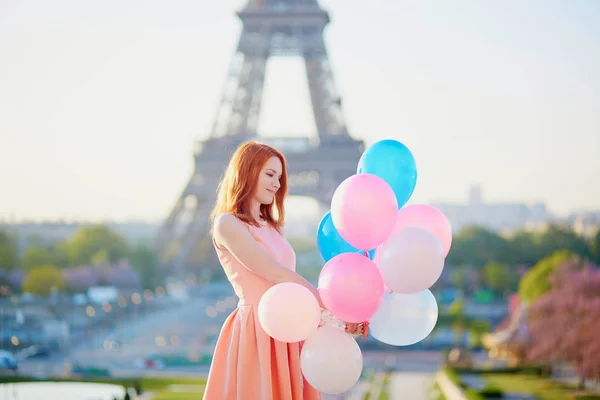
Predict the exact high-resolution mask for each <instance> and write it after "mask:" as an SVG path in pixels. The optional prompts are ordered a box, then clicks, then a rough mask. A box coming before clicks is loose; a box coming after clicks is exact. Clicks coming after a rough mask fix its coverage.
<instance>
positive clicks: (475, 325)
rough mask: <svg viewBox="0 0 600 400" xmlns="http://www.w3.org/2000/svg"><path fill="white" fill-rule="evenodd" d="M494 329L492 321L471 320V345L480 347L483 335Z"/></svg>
mask: <svg viewBox="0 0 600 400" xmlns="http://www.w3.org/2000/svg"><path fill="white" fill-rule="evenodd" d="M491 329H492V327H491V325H490V323H489V322H488V321H485V320H474V321H470V322H469V345H470V346H471V347H480V346H481V342H482V338H483V335H484V334H486V333H488V332H489V331H490V330H491Z"/></svg>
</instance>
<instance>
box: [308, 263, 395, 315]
mask: <svg viewBox="0 0 600 400" xmlns="http://www.w3.org/2000/svg"><path fill="white" fill-rule="evenodd" d="M319 294H320V295H321V300H322V301H323V304H324V305H325V307H327V309H328V310H329V311H331V313H332V314H333V315H335V316H336V317H338V318H340V319H341V320H343V321H345V322H364V321H368V320H369V318H371V316H372V315H373V314H375V312H376V311H377V309H378V308H379V305H380V304H381V301H382V300H383V295H384V291H383V279H382V278H381V274H380V272H379V269H378V268H377V266H376V265H375V263H374V262H373V261H371V260H369V259H368V258H367V257H365V256H363V255H362V254H357V253H342V254H339V255H337V256H335V257H333V258H332V259H331V260H329V261H328V262H327V264H325V266H324V267H323V269H322V270H321V274H320V275H319Z"/></svg>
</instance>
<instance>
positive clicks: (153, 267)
mask: <svg viewBox="0 0 600 400" xmlns="http://www.w3.org/2000/svg"><path fill="white" fill-rule="evenodd" d="M129 259H130V262H131V264H132V266H133V269H134V270H135V271H136V272H137V273H138V274H139V276H140V277H141V280H142V286H143V287H144V289H154V288H155V287H157V286H158V285H162V284H163V278H164V276H163V273H162V270H161V268H160V261H159V257H158V254H157V253H156V252H155V251H154V250H152V249H151V248H150V247H148V246H146V245H144V244H140V245H137V246H135V247H134V248H133V249H131V252H130V255H129Z"/></svg>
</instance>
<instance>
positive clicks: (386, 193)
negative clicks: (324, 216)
mask: <svg viewBox="0 0 600 400" xmlns="http://www.w3.org/2000/svg"><path fill="white" fill-rule="evenodd" d="M397 211H398V201H397V200H396V195H395V194H394V191H393V190H392V188H391V187H390V185H388V183H387V182H386V181H384V180H383V179H381V178H380V177H378V176H375V175H372V174H358V175H352V176H351V177H349V178H347V179H345V180H344V181H343V182H342V183H341V184H340V185H339V186H338V187H337V189H336V190H335V193H334V194H333V198H332V199H331V220H332V221H333V225H334V226H335V229H337V231H338V233H339V234H340V236H341V237H342V238H344V240H345V241H346V242H348V243H349V244H350V245H352V246H354V247H356V248H357V249H359V250H367V251H368V250H371V249H374V248H375V247H377V246H378V245H380V244H381V243H383V242H384V241H385V240H386V239H387V238H388V237H389V236H390V234H391V233H392V230H393V229H394V225H395V223H396V213H397Z"/></svg>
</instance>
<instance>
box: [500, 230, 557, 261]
mask: <svg viewBox="0 0 600 400" xmlns="http://www.w3.org/2000/svg"><path fill="white" fill-rule="evenodd" d="M509 244H510V247H511V252H512V254H513V261H514V263H515V264H526V265H534V264H535V263H536V262H538V261H539V260H540V259H542V258H544V257H545V256H547V255H548V254H542V251H541V249H540V248H539V246H538V235H536V234H535V233H534V232H532V231H527V230H524V229H523V230H519V231H517V232H515V233H514V234H513V235H512V236H511V237H510V239H509Z"/></svg>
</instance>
